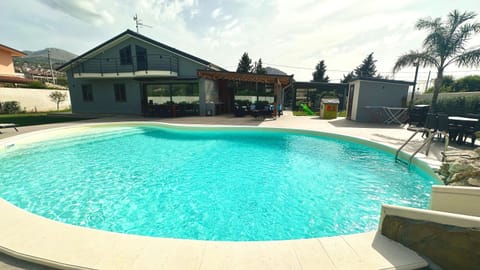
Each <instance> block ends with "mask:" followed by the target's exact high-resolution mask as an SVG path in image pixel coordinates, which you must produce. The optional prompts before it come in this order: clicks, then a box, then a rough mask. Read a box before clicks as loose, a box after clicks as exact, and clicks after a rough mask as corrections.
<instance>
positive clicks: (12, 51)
mask: <svg viewBox="0 0 480 270" xmlns="http://www.w3.org/2000/svg"><path fill="white" fill-rule="evenodd" d="M0 50H2V51H7V52H9V53H10V54H11V55H12V56H25V55H27V54H25V53H23V52H21V51H18V50H15V49H13V48H10V47H8V46H5V45H3V44H0Z"/></svg>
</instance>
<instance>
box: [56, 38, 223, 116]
mask: <svg viewBox="0 0 480 270" xmlns="http://www.w3.org/2000/svg"><path fill="white" fill-rule="evenodd" d="M58 70H59V71H63V72H66V74H67V79H68V86H69V90H70V97H71V102H72V111H73V112H74V113H95V114H98V113H100V114H132V115H147V116H148V115H152V116H164V117H170V116H182V115H205V104H206V102H207V100H206V96H207V95H208V94H209V92H213V93H215V87H216V83H215V82H214V81H210V80H207V79H204V78H199V77H198V75H197V73H198V71H200V70H206V71H224V69H222V68H220V67H218V66H216V65H214V64H212V63H210V62H208V61H205V60H203V59H200V58H198V57H195V56H193V55H190V54H188V53H185V52H182V51H180V50H177V49H175V48H172V47H170V46H167V45H165V44H162V43H160V42H158V41H155V40H153V39H150V38H148V37H145V36H143V35H140V34H138V33H136V32H134V31H132V30H127V31H125V32H123V33H121V34H119V35H118V36H115V37H114V38H112V39H110V40H108V41H106V42H104V43H102V44H100V45H99V46H97V47H95V48H93V49H91V50H89V51H88V52H86V53H84V54H82V55H80V56H79V57H77V58H75V59H73V60H71V61H70V62H68V63H66V64H64V65H62V66H61V67H59V68H58Z"/></svg>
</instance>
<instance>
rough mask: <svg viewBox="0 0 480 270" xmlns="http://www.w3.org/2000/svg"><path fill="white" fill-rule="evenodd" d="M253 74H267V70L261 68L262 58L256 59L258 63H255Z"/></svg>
mask: <svg viewBox="0 0 480 270" xmlns="http://www.w3.org/2000/svg"><path fill="white" fill-rule="evenodd" d="M254 72H255V73H257V74H267V70H266V69H265V68H264V67H263V64H262V58H260V59H258V62H255V70H254Z"/></svg>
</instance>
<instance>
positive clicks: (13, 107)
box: [0, 101, 20, 114]
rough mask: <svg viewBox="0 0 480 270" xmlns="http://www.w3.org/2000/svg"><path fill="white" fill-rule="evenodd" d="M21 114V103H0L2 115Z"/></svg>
mask: <svg viewBox="0 0 480 270" xmlns="http://www.w3.org/2000/svg"><path fill="white" fill-rule="evenodd" d="M19 112H20V103H19V102H18V101H5V102H0V113H6V114H12V113H19Z"/></svg>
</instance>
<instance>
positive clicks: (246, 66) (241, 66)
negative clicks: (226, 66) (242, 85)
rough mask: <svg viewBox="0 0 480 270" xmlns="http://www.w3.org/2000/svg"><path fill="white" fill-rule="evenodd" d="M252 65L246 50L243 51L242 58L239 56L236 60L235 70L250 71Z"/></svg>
mask: <svg viewBox="0 0 480 270" xmlns="http://www.w3.org/2000/svg"><path fill="white" fill-rule="evenodd" d="M252 67H253V66H252V59H250V57H249V56H248V53H247V52H244V53H243V55H242V58H240V61H239V62H238V66H237V72H241V73H250V72H251V71H252Z"/></svg>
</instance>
